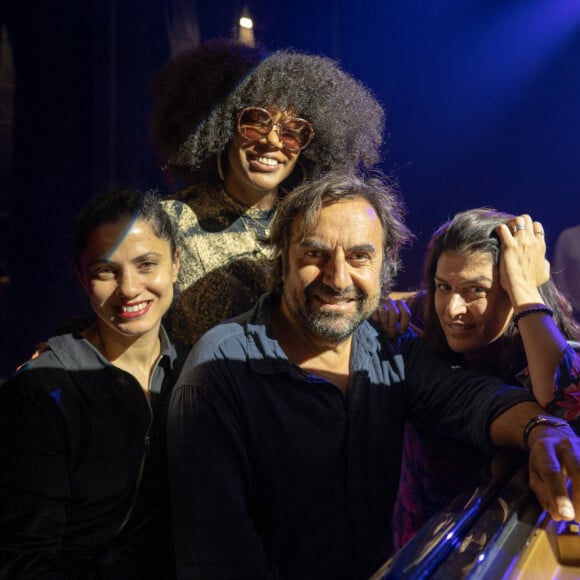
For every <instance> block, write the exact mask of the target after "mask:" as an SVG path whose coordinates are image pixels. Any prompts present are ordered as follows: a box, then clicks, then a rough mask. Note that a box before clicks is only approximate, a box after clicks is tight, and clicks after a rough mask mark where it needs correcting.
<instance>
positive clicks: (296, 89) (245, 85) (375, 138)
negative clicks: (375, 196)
mask: <svg viewBox="0 0 580 580" xmlns="http://www.w3.org/2000/svg"><path fill="white" fill-rule="evenodd" d="M192 56H193V51H191V52H190V53H189V56H187V54H186V55H182V56H181V57H178V58H177V59H176V60H175V61H174V62H173V63H170V65H169V67H168V68H167V70H166V71H165V73H164V74H163V75H162V76H161V77H160V78H163V77H164V79H165V80H164V82H163V84H164V85H165V89H164V91H159V90H158V92H157V98H158V99H159V98H160V97H162V98H163V101H164V103H163V105H161V104H158V105H157V107H156V113H154V123H153V127H154V137H155V135H157V137H155V138H156V140H157V141H159V134H160V132H161V131H160V129H159V127H160V125H161V124H163V123H164V124H165V125H168V123H167V121H163V115H164V114H163V111H165V116H167V117H171V116H173V117H174V118H175V119H178V118H179V119H181V120H180V121H179V123H180V130H179V131H176V129H175V128H174V129H172V130H171V129H170V128H169V127H168V126H167V127H165V128H164V131H165V133H166V134H167V135H168V134H169V133H170V132H171V131H175V134H176V139H175V140H174V142H173V143H172V147H167V146H166V147H164V148H162V147H160V146H159V145H158V150H160V151H162V152H163V154H164V156H165V157H166V158H167V159H168V160H169V162H170V163H171V164H172V165H173V166H177V167H182V168H188V169H189V171H190V172H193V173H196V172H199V171H200V170H202V171H203V170H204V168H206V166H207V164H208V163H211V165H212V166H214V165H215V157H216V155H218V154H221V153H222V152H223V151H225V149H226V148H227V146H228V144H229V143H230V142H231V141H232V139H233V138H234V136H235V122H236V113H237V112H238V111H239V110H241V109H243V108H244V107H249V106H257V107H271V108H277V109H280V110H288V111H291V112H292V113H293V114H295V115H297V116H300V117H303V118H304V119H306V120H308V121H309V122H310V123H311V124H312V125H313V127H314V132H315V137H314V140H313V141H312V143H311V144H310V145H309V146H308V147H307V148H306V149H305V150H304V151H302V153H301V155H300V162H301V163H302V164H303V165H304V169H305V170H306V173H307V175H308V176H309V177H316V176H318V175H320V174H322V173H324V172H326V171H328V170H330V169H335V170H336V169H338V170H341V169H345V170H347V169H352V168H359V169H368V168H371V167H372V166H373V165H374V164H376V163H378V162H379V161H380V158H381V146H382V140H383V131H384V121H385V114H384V111H383V108H382V106H381V105H380V104H379V102H378V101H377V100H376V98H375V97H374V96H373V94H372V93H371V92H370V90H369V89H368V88H366V87H365V86H364V85H363V84H362V83H361V82H359V81H357V80H356V79H354V78H353V77H352V76H350V75H349V74H348V73H346V72H345V71H343V70H342V69H341V68H340V66H339V64H338V63H337V62H335V61H334V60H331V59H329V58H327V57H323V56H316V55H310V54H306V53H302V52H297V51H294V50H280V51H277V52H274V53H272V54H271V55H270V56H267V57H266V58H264V59H263V60H262V61H261V62H260V63H259V64H257V66H255V68H253V69H252V70H251V71H249V72H248V73H247V74H246V76H245V77H243V78H241V80H240V82H238V83H237V84H234V85H233V86H232V88H231V90H230V91H229V93H228V94H227V95H224V94H223V91H222V92H220V93H219V94H214V93H213V92H212V84H215V83H208V80H207V78H206V77H205V73H204V72H203V71H202V70H201V69H200V68H198V69H195V70H194V69H193V68H192V67H191V66H190V64H189V63H188V59H191V58H192ZM225 62H227V60H226V61H225ZM223 68H224V67H223V66H222V65H221V64H218V65H214V70H213V71H211V72H212V73H213V75H215V74H216V72H217V73H218V76H219V74H220V71H223ZM215 69H217V71H216V70H215ZM221 74H224V73H223V72H222V73H221ZM186 77H189V79H190V82H189V83H187V82H185V81H184V79H185V78H186ZM172 78H173V79H180V80H181V82H177V81H175V82H170V81H171V80H172ZM210 78H211V77H210ZM238 78H240V77H238ZM230 84H232V83H230ZM170 103H173V105H170ZM172 106H173V107H175V108H177V109H179V108H184V109H186V111H185V112H179V113H178V112H177V111H173V112H172V111H171V107H172ZM186 117H187V119H189V120H190V124H189V128H188V136H187V137H186V138H183V129H184V128H185V127H184V125H185V124H184V123H183V119H185V118H186ZM155 127H158V129H157V130H156V129H155ZM178 134H179V137H180V138H183V142H182V143H181V146H180V147H179V149H178V150H177V149H176V147H175V141H177V140H178V139H177V135H178ZM169 140H170V139H169V138H165V143H167V142H169Z"/></svg>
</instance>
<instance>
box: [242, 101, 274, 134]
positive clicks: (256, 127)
mask: <svg viewBox="0 0 580 580" xmlns="http://www.w3.org/2000/svg"><path fill="white" fill-rule="evenodd" d="M238 127H239V130H240V133H241V134H242V136H243V137H245V138H246V139H249V140H250V141H258V140H259V139H261V138H262V137H263V136H264V135H267V134H268V133H269V132H270V131H271V130H272V117H271V116H270V114H269V113H268V111H265V110H263V109H258V108H255V107H249V108H247V109H244V110H243V111H242V112H241V114H240V118H239V121H238Z"/></svg>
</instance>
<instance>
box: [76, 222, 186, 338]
mask: <svg viewBox="0 0 580 580" xmlns="http://www.w3.org/2000/svg"><path fill="white" fill-rule="evenodd" d="M178 270H179V261H178V259H177V257H176V256H172V255H171V245H170V242H169V240H165V239H161V238H158V237H157V236H156V234H155V232H154V230H153V228H152V227H151V223H150V222H149V221H147V220H143V219H138V220H136V221H130V220H127V219H121V220H120V221H117V222H115V223H106V224H103V225H100V226H98V227H97V228H95V229H94V230H93V232H92V233H91V235H90V236H89V238H88V244H87V247H86V249H85V250H84V251H83V253H82V254H81V258H80V264H79V278H80V281H81V284H82V286H83V288H84V289H85V292H86V294H87V296H88V298H89V301H90V304H91V307H92V308H93V310H94V311H95V313H96V315H97V324H98V325H99V326H100V327H101V328H102V329H103V330H105V331H111V330H112V331H113V332H114V333H117V334H121V335H125V336H132V337H139V336H142V335H146V334H150V333H151V334H154V335H155V336H156V335H157V334H158V332H159V324H160V322H161V318H162V317H163V315H164V314H165V312H166V311H167V309H168V308H169V306H170V305H171V301H172V299H173V283H174V282H175V280H176V278H177V272H178Z"/></svg>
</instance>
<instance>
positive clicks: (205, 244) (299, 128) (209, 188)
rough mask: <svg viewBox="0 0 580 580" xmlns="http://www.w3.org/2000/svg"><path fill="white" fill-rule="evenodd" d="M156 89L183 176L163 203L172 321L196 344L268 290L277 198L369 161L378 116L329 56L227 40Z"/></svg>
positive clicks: (196, 52) (178, 64) (158, 120)
mask: <svg viewBox="0 0 580 580" xmlns="http://www.w3.org/2000/svg"><path fill="white" fill-rule="evenodd" d="M154 97H155V105H154V110H153V116H152V125H151V127H152V135H153V141H154V145H155V147H156V149H157V152H158V154H159V156H160V157H161V159H163V161H164V164H165V168H166V170H167V171H169V172H170V174H171V175H172V176H174V177H178V178H179V179H180V180H182V181H184V182H185V183H186V184H187V185H186V187H184V188H183V189H182V190H181V191H178V192H177V193H174V194H172V195H171V198H170V199H167V200H166V201H165V202H164V205H165V209H166V211H167V212H168V213H169V214H170V216H171V217H172V218H173V221H174V224H175V226H176V230H177V232H178V237H179V243H180V247H181V252H182V254H181V270H180V276H179V279H178V283H177V290H178V293H179V296H178V299H177V301H176V302H175V304H174V305H173V307H172V309H171V311H170V315H169V318H170V320H169V323H168V325H169V327H170V328H171V331H172V333H173V335H174V337H175V338H177V339H179V340H181V341H183V342H185V343H187V344H193V343H194V342H195V341H196V340H197V339H198V338H199V337H200V336H201V335H202V334H203V333H204V332H205V331H207V330H208V329H209V328H211V327H212V326H214V325H215V324H217V323H218V322H220V321H222V320H225V319H227V318H230V317H232V316H235V315H237V314H240V313H241V312H243V311H245V310H247V309H249V308H250V307H251V306H252V305H253V304H254V302H255V301H256V299H257V298H258V297H259V296H260V295H261V294H262V293H263V292H264V291H265V290H266V289H267V288H268V283H269V270H270V258H271V254H270V246H269V243H268V238H269V226H270V222H271V220H272V217H273V215H274V213H275V211H276V207H277V203H278V201H279V200H280V198H281V197H282V196H283V195H284V194H285V193H286V192H288V191H290V190H291V189H293V188H294V187H295V186H296V185H298V184H300V183H303V182H304V181H305V180H306V179H310V178H314V177H317V176H320V175H321V174H323V173H325V172H328V171H341V170H353V169H355V170H359V171H368V170H370V169H372V168H373V167H374V166H375V165H376V164H377V163H378V162H379V161H380V158H381V145H382V139H383V130H384V116H385V115H384V111H383V108H382V107H381V105H380V104H379V103H378V102H377V100H376V99H375V97H374V96H373V95H372V93H371V92H370V91H369V90H368V89H367V88H366V87H365V86H364V85H363V84H361V83H360V82H359V81H358V80H356V79H354V78H353V77H352V76H350V75H349V74H347V73H346V72H345V71H344V70H342V69H341V68H340V66H339V65H338V63H336V62H335V61H333V60H331V59H329V58H326V57H324V56H317V55H310V54H305V53H302V52H297V51H293V50H280V51H276V52H273V53H268V52H267V51H266V50H265V49H263V48H261V47H248V46H246V45H244V44H241V43H238V42H236V41H232V40H225V39H218V40H213V41H209V42H206V43H204V44H202V45H200V46H199V47H197V48H195V49H192V50H188V51H185V52H183V53H181V54H179V55H178V56H177V57H175V58H174V59H173V60H171V61H170V62H169V63H168V64H167V65H166V66H165V68H164V69H162V70H161V71H160V73H159V74H158V76H157V77H156V79H155V81H154Z"/></svg>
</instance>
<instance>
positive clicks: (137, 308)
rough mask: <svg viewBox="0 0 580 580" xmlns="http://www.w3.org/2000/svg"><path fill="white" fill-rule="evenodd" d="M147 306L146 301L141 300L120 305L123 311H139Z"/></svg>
mask: <svg viewBox="0 0 580 580" xmlns="http://www.w3.org/2000/svg"><path fill="white" fill-rule="evenodd" d="M146 307H147V302H141V303H140V304H135V305H134V306H121V310H122V311H123V312H139V311H140V310H144V309H145V308H146Z"/></svg>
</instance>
